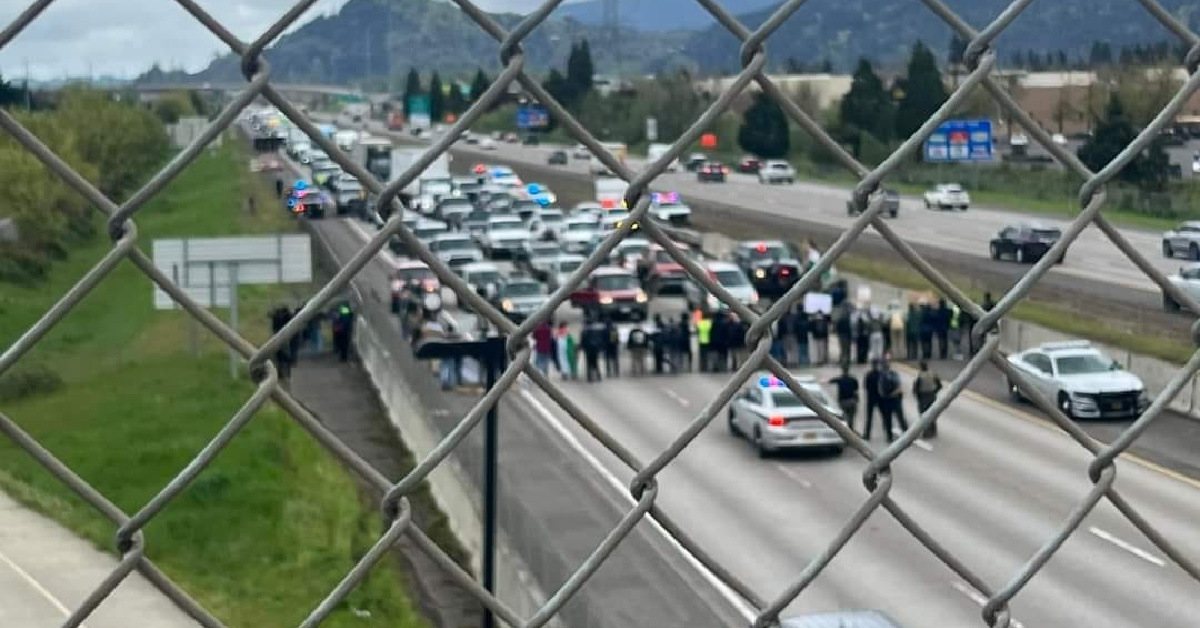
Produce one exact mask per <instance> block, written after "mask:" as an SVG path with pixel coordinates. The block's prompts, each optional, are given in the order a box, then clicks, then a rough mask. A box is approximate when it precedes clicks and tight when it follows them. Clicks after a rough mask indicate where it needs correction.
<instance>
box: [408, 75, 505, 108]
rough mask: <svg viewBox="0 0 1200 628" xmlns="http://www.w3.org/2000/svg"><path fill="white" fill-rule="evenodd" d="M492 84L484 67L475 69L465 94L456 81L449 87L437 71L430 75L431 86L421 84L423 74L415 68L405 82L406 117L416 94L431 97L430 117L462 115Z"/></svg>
mask: <svg viewBox="0 0 1200 628" xmlns="http://www.w3.org/2000/svg"><path fill="white" fill-rule="evenodd" d="M491 85H492V79H490V78H489V77H488V75H487V74H486V73H485V72H484V71H483V69H482V68H480V69H478V70H476V71H475V77H474V79H472V80H471V86H470V88H469V90H468V93H466V94H464V93H463V90H462V88H461V87H460V86H459V85H458V83H457V82H456V81H453V80H451V81H450V87H449V89H446V85H445V84H444V83H443V82H442V77H441V75H439V74H438V73H437V72H436V71H435V72H434V73H433V74H432V75H430V77H429V88H428V89H426V88H425V87H424V86H422V85H421V74H420V73H419V72H417V70H416V69H415V68H414V69H412V70H409V71H408V78H407V79H405V83H404V96H403V99H404V117H405V120H407V119H408V115H409V113H410V112H409V110H408V108H409V103H410V102H412V101H411V99H412V98H413V97H414V96H428V97H429V118H430V119H431V120H443V119H445V117H446V115H447V114H454V115H455V116H459V115H462V113H463V112H464V111H466V110H467V109H468V108H470V106H471V105H473V104H475V101H477V100H479V97H480V96H482V95H483V93H484V92H485V91H487V89H488V87H490V86H491Z"/></svg>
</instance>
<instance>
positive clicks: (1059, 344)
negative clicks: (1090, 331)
mask: <svg viewBox="0 0 1200 628" xmlns="http://www.w3.org/2000/svg"><path fill="white" fill-rule="evenodd" d="M1091 346H1092V343H1091V342H1090V341H1087V340H1060V341H1056V342H1046V343H1043V344H1042V346H1041V348H1042V349H1048V350H1053V349H1087V348H1090V347H1091Z"/></svg>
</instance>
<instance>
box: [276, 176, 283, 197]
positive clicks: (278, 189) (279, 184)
mask: <svg viewBox="0 0 1200 628" xmlns="http://www.w3.org/2000/svg"><path fill="white" fill-rule="evenodd" d="M275 198H283V179H275Z"/></svg>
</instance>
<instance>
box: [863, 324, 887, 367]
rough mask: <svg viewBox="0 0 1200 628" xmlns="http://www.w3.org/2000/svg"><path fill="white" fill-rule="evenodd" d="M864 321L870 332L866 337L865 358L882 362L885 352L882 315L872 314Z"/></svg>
mask: <svg viewBox="0 0 1200 628" xmlns="http://www.w3.org/2000/svg"><path fill="white" fill-rule="evenodd" d="M865 320H866V321H867V324H868V325H869V326H870V330H871V332H870V334H869V335H868V336H867V344H868V350H867V357H868V358H870V359H872V360H882V359H883V354H884V352H885V351H887V340H886V331H885V327H884V326H885V325H886V323H885V322H884V320H883V314H882V313H878V314H876V313H874V312H872V313H871V314H870V315H869V318H866V319H865Z"/></svg>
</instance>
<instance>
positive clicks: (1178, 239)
mask: <svg viewBox="0 0 1200 628" xmlns="http://www.w3.org/2000/svg"><path fill="white" fill-rule="evenodd" d="M1162 252H1163V257H1175V256H1177V255H1179V254H1181V253H1182V254H1184V255H1185V256H1186V257H1187V258H1188V259H1190V260H1194V261H1200V221H1196V220H1189V221H1187V222H1182V223H1179V226H1178V227H1175V228H1174V229H1172V230H1170V231H1168V232H1166V233H1164V234H1163V235H1162Z"/></svg>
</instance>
